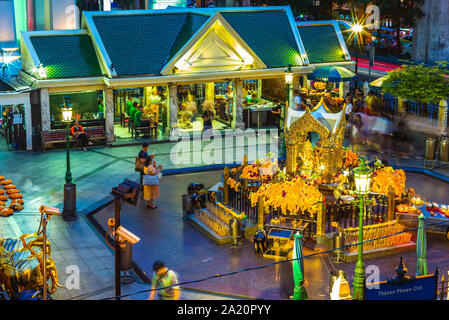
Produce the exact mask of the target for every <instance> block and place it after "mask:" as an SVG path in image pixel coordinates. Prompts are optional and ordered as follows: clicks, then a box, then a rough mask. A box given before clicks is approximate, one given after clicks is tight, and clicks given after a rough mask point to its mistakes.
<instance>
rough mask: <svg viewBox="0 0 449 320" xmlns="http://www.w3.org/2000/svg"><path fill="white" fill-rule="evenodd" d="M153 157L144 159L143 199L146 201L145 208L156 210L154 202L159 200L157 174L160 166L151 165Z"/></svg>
mask: <svg viewBox="0 0 449 320" xmlns="http://www.w3.org/2000/svg"><path fill="white" fill-rule="evenodd" d="M153 158H154V155H150V156H148V157H147V158H146V160H145V163H144V167H143V174H144V175H145V176H144V177H143V198H144V200H146V201H147V207H148V208H149V209H156V208H157V206H155V205H154V202H153V201H154V200H155V199H157V198H159V196H160V193H159V173H160V172H161V170H162V166H158V167H156V164H154V163H153Z"/></svg>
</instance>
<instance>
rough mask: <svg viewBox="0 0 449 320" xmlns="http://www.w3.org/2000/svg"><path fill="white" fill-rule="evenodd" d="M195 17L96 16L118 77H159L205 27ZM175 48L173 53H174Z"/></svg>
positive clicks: (204, 18) (96, 21) (201, 20)
mask: <svg viewBox="0 0 449 320" xmlns="http://www.w3.org/2000/svg"><path fill="white" fill-rule="evenodd" d="M208 18H209V17H208V16H203V15H197V14H191V13H176V12H173V13H163V14H134V15H133V14H129V15H116V16H94V17H93V21H94V23H95V26H96V27H97V30H98V33H99V35H100V38H101V40H102V41H103V44H104V46H105V49H106V51H107V53H108V55H109V58H110V59H111V62H112V64H113V66H114V69H115V71H116V72H117V75H119V76H132V75H159V74H160V71H161V69H162V68H163V66H164V65H165V64H166V63H167V62H168V60H169V59H170V58H171V57H172V56H173V55H174V54H176V52H173V50H176V49H174V48H179V49H180V48H181V47H182V46H183V45H184V44H185V42H187V40H188V39H189V38H190V37H191V36H192V35H193V34H194V33H195V32H196V31H197V30H198V29H199V28H200V27H201V26H202V25H203V24H204V22H205V21H206V20H207V19H208ZM172 48H173V50H172Z"/></svg>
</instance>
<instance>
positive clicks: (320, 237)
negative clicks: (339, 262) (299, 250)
mask: <svg viewBox="0 0 449 320" xmlns="http://www.w3.org/2000/svg"><path fill="white" fill-rule="evenodd" d="M325 226H326V209H325V207H324V203H323V204H322V205H321V206H320V209H319V210H318V213H317V216H316V239H317V240H316V241H317V244H319V245H324V242H325V235H326V232H325Z"/></svg>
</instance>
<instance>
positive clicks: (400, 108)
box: [398, 97, 405, 113]
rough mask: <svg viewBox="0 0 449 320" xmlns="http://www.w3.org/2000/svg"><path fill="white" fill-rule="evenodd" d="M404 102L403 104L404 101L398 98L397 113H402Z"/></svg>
mask: <svg viewBox="0 0 449 320" xmlns="http://www.w3.org/2000/svg"><path fill="white" fill-rule="evenodd" d="M404 102H405V101H404V99H402V98H401V97H398V113H403V112H404Z"/></svg>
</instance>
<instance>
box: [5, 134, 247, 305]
mask: <svg viewBox="0 0 449 320" xmlns="http://www.w3.org/2000/svg"><path fill="white" fill-rule="evenodd" d="M195 143H197V142H195ZM251 143H252V142H251V141H249V142H248V141H246V143H245V145H250V144H251ZM175 144H176V143H175V142H172V143H164V144H155V145H152V146H150V150H149V151H150V152H154V153H155V154H156V155H157V157H156V159H155V160H156V161H157V162H158V164H162V165H163V166H164V168H165V169H179V168H185V167H190V166H192V164H191V163H185V164H176V163H173V161H171V159H170V152H171V150H172V148H173V146H174V145H175ZM192 144H193V143H192ZM207 145H208V142H207V141H203V142H201V143H200V144H199V146H200V147H201V148H205V147H206V146H207ZM236 149H237V148H236ZM192 150H193V148H192ZM229 150H233V148H232V145H231V146H229V147H227V149H223V150H221V153H222V154H224V153H225V152H229ZM139 151H140V146H128V147H120V148H107V147H93V148H90V149H89V150H88V151H87V152H83V151H81V150H72V151H71V154H70V156H71V172H72V175H73V183H75V184H76V186H77V210H78V216H79V219H78V220H77V221H71V222H66V221H63V220H62V218H61V217H53V218H51V220H50V222H49V225H48V238H49V241H50V243H51V244H52V257H53V258H54V259H55V260H56V264H57V268H58V271H59V281H60V283H61V284H62V285H64V284H65V283H66V280H67V279H68V276H69V275H70V273H66V269H67V267H68V266H70V265H72V264H75V265H77V266H78V267H79V269H80V288H79V289H71V290H68V289H67V288H59V289H58V290H57V292H56V293H55V294H54V296H53V298H54V299H68V298H74V297H78V296H82V295H85V294H88V293H91V292H94V291H97V290H102V289H105V288H108V287H110V286H111V284H113V283H114V282H113V272H114V257H113V251H112V250H111V249H109V248H108V247H107V246H106V244H105V242H104V240H103V239H102V238H101V236H99V234H98V232H97V231H96V230H94V228H93V226H92V225H91V224H90V223H89V222H88V221H87V219H86V217H85V215H86V214H87V213H88V212H90V211H92V210H93V209H95V208H96V207H99V206H100V205H101V204H102V203H104V202H105V201H109V200H111V199H112V197H111V196H110V195H109V193H110V191H111V188H112V187H114V186H116V185H118V184H119V183H120V182H122V181H123V180H124V179H125V178H128V179H132V180H135V181H138V179H139V174H138V173H136V172H135V171H134V159H135V157H136V155H137V154H138V152H139ZM241 152H242V154H243V152H246V151H245V150H243V149H242V150H241ZM189 154H190V155H192V154H195V156H197V155H200V159H201V151H199V150H198V151H195V152H190V153H189ZM242 158H243V157H240V159H242ZM205 164H208V163H205V162H204V161H198V163H195V164H194V165H195V166H201V165H205ZM65 171H66V153H65V151H64V150H56V151H51V152H27V151H14V152H12V151H11V152H7V151H5V152H0V175H3V176H5V177H7V178H8V179H12V180H13V183H14V184H16V185H17V187H18V188H19V189H20V191H21V193H23V195H24V201H25V209H24V210H23V211H22V212H20V213H16V214H14V215H13V216H11V217H8V218H1V219H0V237H3V238H8V237H11V238H17V237H20V236H21V235H22V234H24V233H34V232H36V231H37V230H38V227H39V220H40V215H39V213H38V210H39V207H40V206H41V205H42V204H44V205H47V206H52V207H57V208H62V207H63V185H64V183H65V180H64V177H65ZM176 201H178V199H176Z"/></svg>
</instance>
